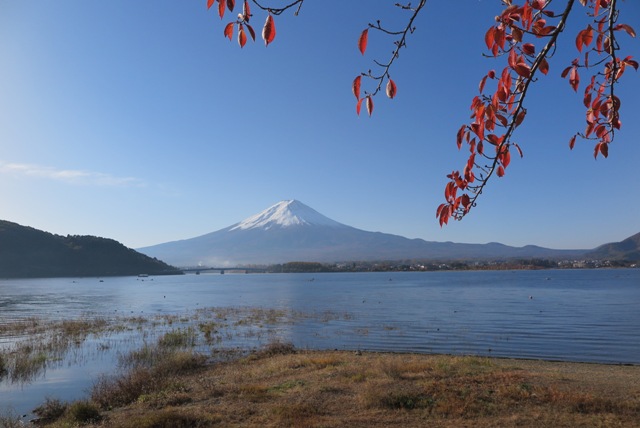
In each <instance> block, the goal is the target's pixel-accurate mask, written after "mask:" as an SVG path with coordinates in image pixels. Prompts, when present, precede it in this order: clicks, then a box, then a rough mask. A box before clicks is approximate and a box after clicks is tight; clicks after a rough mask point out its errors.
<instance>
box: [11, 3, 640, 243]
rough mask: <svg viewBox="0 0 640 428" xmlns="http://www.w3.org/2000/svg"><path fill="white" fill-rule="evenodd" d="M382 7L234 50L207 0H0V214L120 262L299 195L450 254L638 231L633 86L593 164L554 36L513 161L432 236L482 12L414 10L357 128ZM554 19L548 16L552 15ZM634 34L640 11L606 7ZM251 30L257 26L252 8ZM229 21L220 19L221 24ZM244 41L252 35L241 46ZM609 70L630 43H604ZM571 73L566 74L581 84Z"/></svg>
mask: <svg viewBox="0 0 640 428" xmlns="http://www.w3.org/2000/svg"><path fill="white" fill-rule="evenodd" d="M393 3H395V1H389V2H386V1H376V2H370V1H364V0H363V1H355V0H354V1H349V2H344V1H337V0H336V1H328V2H327V1H322V2H319V1H313V0H307V2H306V3H305V4H304V5H303V7H302V10H301V13H300V15H299V16H297V17H294V16H292V14H288V15H283V16H280V17H277V18H276V28H277V36H276V39H275V41H274V42H273V43H272V44H271V45H269V47H266V48H265V46H264V43H262V41H261V40H258V41H256V43H253V42H249V43H248V44H247V45H246V46H245V47H244V49H240V48H239V46H238V44H237V43H236V41H235V38H234V40H233V41H229V40H228V39H225V38H224V37H223V35H222V31H223V28H224V25H225V24H226V23H227V22H228V21H229V20H230V19H231V16H227V17H225V19H224V20H223V21H221V20H220V19H219V18H218V16H217V14H216V13H215V12H214V11H213V10H211V11H207V9H206V1H205V0H201V1H196V0H193V1H188V2H178V1H174V0H156V1H153V2H152V1H135V2H132V1H130V0H110V1H107V2H88V1H81V0H57V1H55V2H41V1H33V0H0V62H1V64H2V67H1V70H2V79H0V147H1V150H0V199H1V200H2V203H1V204H0V218H1V219H4V220H9V221H14V222H17V223H20V224H23V225H28V226H32V227H36V228H38V229H43V230H46V231H49V232H52V233H57V234H62V235H66V234H90V235H97V236H104V237H109V238H113V239H116V240H118V241H120V242H122V243H124V244H125V245H128V246H131V247H142V246H146V245H153V244H158V243H162V242H167V241H172V240H177V239H184V238H190V237H194V236H198V235H201V234H204V233H208V232H212V231H215V230H218V229H221V228H223V227H226V226H229V225H231V224H233V223H236V222H238V221H241V220H243V219H245V218H246V217H249V216H251V215H253V214H256V213H257V212H259V211H261V210H263V209H265V208H267V207H269V206H271V205H272V204H275V203H277V202H278V201H280V200H283V199H298V200H300V201H302V202H303V203H305V204H307V205H309V206H311V207H312V208H315V209H316V210H318V211H320V212H321V213H323V214H325V215H326V216H328V217H331V218H332V219H334V220H336V221H339V222H341V223H345V224H348V225H351V226H354V227H358V228H360V229H365V230H370V231H382V232H388V233H394V234H399V235H403V236H406V237H409V238H423V239H426V240H432V241H454V242H472V243H485V242H492V241H494V242H495V241H497V242H502V243H505V244H509V245H516V246H520V245H526V244H536V245H541V246H546V247H551V248H593V247H595V246H597V245H600V244H602V243H605V242H611V241H619V240H622V239H624V238H626V237H628V236H630V235H632V234H635V233H637V232H639V231H640V220H639V219H640V216H639V215H638V214H639V213H640V198H639V197H638V185H639V180H638V178H637V177H638V176H637V174H638V172H637V171H638V161H639V160H640V145H639V144H638V136H639V135H640V120H638V119H639V118H640V97H639V96H638V95H640V75H639V74H638V73H636V72H635V71H633V70H629V71H628V72H627V74H626V75H625V78H624V79H623V81H622V82H621V85H620V86H619V93H620V94H623V97H622V111H621V114H622V122H623V128H622V131H621V132H619V133H618V135H617V139H616V141H615V143H614V144H613V145H612V147H611V148H610V154H609V158H608V159H606V160H605V159H603V158H602V157H599V158H598V160H594V159H593V155H592V154H593V144H592V143H591V142H584V141H579V142H578V143H577V144H576V148H575V149H574V150H573V151H570V150H569V148H568V140H569V138H570V137H571V136H572V135H573V134H574V133H575V132H576V131H579V130H582V129H584V111H583V107H582V99H581V96H580V95H579V94H580V93H581V91H582V88H583V87H584V86H581V89H580V90H579V93H578V94H576V93H574V92H573V91H572V90H571V88H570V87H569V84H568V82H567V81H566V80H563V79H561V78H560V72H561V71H562V69H564V67H565V66H567V65H568V64H569V63H570V61H571V59H573V58H574V57H576V56H577V52H576V50H575V46H574V44H573V40H574V37H575V36H574V35H575V32H573V33H572V32H571V29H572V28H578V27H577V26H578V24H580V26H583V25H586V21H584V19H583V17H582V16H581V15H582V12H581V11H576V12H580V15H578V14H575V16H574V17H572V21H570V22H569V27H570V28H569V31H568V32H567V33H566V34H565V36H564V38H563V39H562V40H563V41H562V44H561V46H559V48H558V52H557V54H556V57H555V58H554V59H553V61H552V62H551V72H550V73H549V75H548V76H546V77H543V78H541V79H540V81H539V82H537V83H536V84H535V86H534V88H533V89H535V91H533V92H532V93H531V94H530V95H531V96H530V98H529V99H528V102H527V104H526V107H527V109H528V116H527V120H526V121H525V123H524V124H523V126H522V127H521V128H519V130H518V134H517V136H516V138H515V141H517V142H518V143H519V144H520V145H521V146H522V148H523V150H524V154H525V156H524V158H523V159H520V158H519V157H514V158H513V160H512V163H511V165H510V166H509V168H508V170H507V174H506V176H505V177H504V178H502V179H497V178H496V179H495V180H494V181H493V182H492V183H490V184H489V186H488V187H487V189H486V190H485V193H484V194H483V195H482V197H481V198H480V199H479V205H478V206H477V207H476V208H475V209H474V210H473V211H472V212H471V214H470V215H469V216H467V218H465V219H464V220H463V221H462V222H452V223H450V224H449V226H446V227H444V228H440V226H439V225H438V222H437V220H436V218H435V209H436V207H437V206H438V204H440V203H441V202H442V201H443V189H444V185H445V184H446V178H445V176H446V174H447V173H449V172H451V171H452V170H454V169H461V168H462V166H463V165H464V162H465V161H466V155H465V152H464V151H463V152H458V150H457V149H456V146H455V135H456V132H457V130H458V128H459V127H460V125H462V124H463V123H465V122H466V121H467V120H468V117H469V110H468V107H469V105H470V102H471V99H472V98H473V96H474V95H475V94H476V93H477V85H478V82H479V80H480V78H481V77H482V76H483V75H484V74H485V73H486V72H487V71H488V70H490V69H492V68H493V69H497V70H501V69H502V67H504V63H503V62H502V61H501V60H498V61H496V60H493V59H489V58H485V57H483V56H482V53H483V52H486V47H485V45H484V33H485V31H486V29H487V28H488V27H489V26H490V25H491V23H492V22H493V17H494V16H495V15H496V14H497V13H498V12H499V10H500V7H499V6H500V2H499V1H498V0H431V1H429V2H428V3H427V6H426V9H425V10H424V11H423V13H422V14H421V16H420V17H419V18H418V21H417V22H416V26H417V30H416V32H415V33H414V35H413V36H411V38H410V39H409V42H408V45H409V47H408V49H406V50H404V51H403V52H402V54H401V56H400V59H399V62H398V63H397V65H396V66H395V68H394V69H393V70H392V77H393V79H394V80H395V81H396V83H397V85H398V95H397V97H396V98H395V99H394V100H388V99H386V98H383V97H377V98H376V99H375V111H374V115H373V117H371V118H369V117H368V116H367V115H366V114H363V115H362V116H360V117H358V116H356V114H355V98H354V97H353V95H352V93H351V89H350V87H351V82H352V80H353V79H354V77H355V76H356V75H358V74H359V73H360V72H361V71H366V70H367V69H369V68H371V67H372V60H373V59H379V60H386V59H387V57H388V55H389V53H390V52H391V50H392V48H393V46H392V45H391V40H390V39H388V38H385V37H383V36H382V35H381V34H376V33H371V34H370V39H369V49H368V51H367V53H366V55H365V56H364V57H363V56H362V55H360V53H359V52H358V50H357V47H356V42H357V39H358V36H359V34H360V32H361V31H362V30H363V29H364V28H365V27H366V25H367V23H368V22H372V21H375V20H376V19H381V20H382V23H383V24H387V25H389V26H390V27H394V24H395V27H397V26H398V25H400V23H401V22H402V21H401V18H402V16H403V14H402V13H401V11H399V10H397V8H394V7H393V6H392V4H393ZM558 7H560V6H558ZM621 9H622V11H623V16H622V18H621V22H626V23H628V24H631V25H632V26H634V27H635V28H636V30H640V4H639V3H638V2H637V1H635V0H627V1H626V2H622V3H621ZM254 15H255V16H254V19H253V21H252V23H253V24H254V27H255V28H256V30H257V31H258V33H260V29H261V27H262V23H263V22H264V18H265V15H264V14H263V13H261V12H260V11H258V10H257V8H254ZM232 16H235V14H234V15H232ZM258 37H259V35H258ZM620 41H621V43H622V47H623V53H624V54H625V55H633V56H634V57H635V58H636V59H638V58H640V43H639V41H638V39H637V38H636V39H632V38H630V37H628V36H627V35H626V34H621V35H620ZM584 81H586V75H584V74H583V82H584Z"/></svg>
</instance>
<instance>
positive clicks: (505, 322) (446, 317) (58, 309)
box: [0, 269, 640, 413]
mask: <svg viewBox="0 0 640 428" xmlns="http://www.w3.org/2000/svg"><path fill="white" fill-rule="evenodd" d="M638 303H640V270H639V269H624V270H557V271H507V272H504V271H497V272H429V273H349V274H249V275H241V274H226V275H219V274H206V275H204V274H203V275H185V276H171V277H149V278H136V277H119V278H103V279H102V280H100V279H97V278H81V279H69V278H62V279H37V280H2V281H0V325H2V324H6V323H10V322H12V321H15V320H21V319H26V318H30V317H37V318H39V319H42V320H45V321H46V320H63V319H77V318H81V317H85V318H87V317H101V318H106V319H109V320H117V319H124V318H123V317H128V318H130V317H138V316H141V317H145V318H149V319H150V320H154V319H155V321H153V322H151V323H148V324H142V325H141V324H136V322H135V321H128V322H129V325H128V328H127V329H125V330H122V331H118V332H109V333H108V334H102V335H97V336H94V335H89V336H88V337H87V338H86V340H84V341H82V342H81V343H79V344H78V345H77V346H74V347H72V349H71V350H70V351H68V352H67V353H66V354H65V356H64V357H63V358H61V359H59V360H57V361H53V362H49V363H47V365H46V367H45V369H44V370H43V371H42V372H40V373H38V376H37V378H36V379H34V380H33V381H31V382H29V383H25V384H16V383H11V382H9V380H8V379H4V380H2V381H1V382H0V411H2V409H3V407H8V406H11V407H13V408H14V409H15V410H16V411H17V412H19V413H28V412H29V410H31V409H32V408H33V407H34V406H35V405H37V404H38V403H40V402H42V401H43V400H44V397H46V396H50V397H58V398H61V399H63V400H71V399H76V398H79V397H82V396H85V395H86V394H87V391H88V389H89V388H90V386H91V385H92V383H93V382H94V381H95V379H96V378H97V377H98V376H99V375H100V374H101V373H109V372H113V371H114V368H115V367H116V365H117V361H118V355H120V354H123V353H126V352H128V351H130V350H132V349H134V348H137V347H140V346H141V345H142V344H143V342H144V341H147V342H152V341H153V340H155V339H157V337H158V336H159V335H160V334H162V333H163V332H165V331H168V330H170V329H173V328H177V327H180V326H185V325H188V324H189V323H191V324H193V323H194V322H195V323H196V324H197V323H198V322H202V321H203V320H207V319H209V320H210V319H213V318H212V317H215V316H216V314H215V313H214V312H215V311H206V310H205V308H218V309H216V310H220V309H221V308H235V309H236V311H235V312H233V311H232V312H228V313H225V315H224V316H225V317H227V318H228V319H227V321H226V322H225V325H224V326H220V331H219V332H218V333H217V336H216V338H217V340H216V341H214V342H210V343H206V342H205V341H203V340H201V341H200V342H199V345H198V346H199V348H198V349H200V350H202V351H203V352H210V351H211V350H215V349H220V348H224V347H243V348H252V347H256V346H260V345H263V344H265V343H267V342H269V341H272V340H276V339H277V340H282V341H290V342H292V343H293V344H294V345H295V346H296V347H300V348H313V349H366V350H374V351H396V352H428V353H450V354H478V355H489V356H503V357H516V358H542V359H552V360H565V361H585V362H601V363H632V364H640V333H639V331H640V330H639V328H638V327H640V311H638ZM250 308H261V309H262V310H263V311H262V312H261V313H253V314H252V312H251V309H250ZM266 309H277V310H279V312H277V314H276V315H277V317H276V318H277V319H273V317H269V316H268V314H266V313H264V310H266ZM173 315H178V316H177V317H171V316H173ZM272 315H273V314H272ZM169 319H170V321H168V320H169ZM194 319H197V320H196V321H194ZM15 340H16V338H15V337H9V336H6V335H5V336H4V337H0V349H3V348H4V349H7V348H9V347H11V346H12V343H14V341H15Z"/></svg>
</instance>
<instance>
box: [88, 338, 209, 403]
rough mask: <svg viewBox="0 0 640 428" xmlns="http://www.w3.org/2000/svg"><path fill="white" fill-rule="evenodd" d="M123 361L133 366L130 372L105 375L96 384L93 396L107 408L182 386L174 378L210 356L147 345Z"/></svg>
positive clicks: (189, 370)
mask: <svg viewBox="0 0 640 428" xmlns="http://www.w3.org/2000/svg"><path fill="white" fill-rule="evenodd" d="M122 361H124V362H125V363H126V364H127V365H129V366H130V367H131V368H130V369H129V370H128V371H127V372H126V373H124V374H122V375H121V376H117V377H104V376H103V377H101V378H99V379H98V381H97V382H96V383H95V384H94V386H93V388H92V391H91V399H92V400H93V401H94V402H96V403H97V404H98V405H99V406H100V407H101V408H103V409H110V408H113V407H118V406H123V405H126V404H129V403H133V402H136V401H139V400H140V398H141V397H143V396H146V397H147V399H148V397H157V396H158V394H165V393H167V391H175V390H176V389H181V388H176V387H175V385H176V383H175V380H174V379H175V378H176V377H177V376H180V375H185V374H189V373H193V372H195V371H197V370H199V369H201V368H202V367H204V366H205V364H206V357H205V356H203V355H200V354H197V353H195V352H187V351H180V350H173V351H167V350H166V349H161V348H159V347H157V346H156V347H149V346H145V347H144V348H143V349H142V350H139V351H134V352H132V353H131V354H130V355H129V356H125V357H123V359H122ZM122 361H121V363H122ZM143 401H144V399H143Z"/></svg>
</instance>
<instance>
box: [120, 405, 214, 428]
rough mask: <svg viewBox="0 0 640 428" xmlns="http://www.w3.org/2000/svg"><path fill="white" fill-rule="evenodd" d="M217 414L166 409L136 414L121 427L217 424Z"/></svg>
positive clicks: (186, 427)
mask: <svg viewBox="0 0 640 428" xmlns="http://www.w3.org/2000/svg"><path fill="white" fill-rule="evenodd" d="M217 422H219V420H218V418H216V417H215V416H211V415H208V414H206V413H204V412H193V411H179V410H175V409H164V410H161V411H154V412H150V413H146V414H143V415H134V416H133V417H131V418H128V420H126V421H122V423H121V424H120V425H119V426H120V427H121V428H200V427H210V426H213V425H217Z"/></svg>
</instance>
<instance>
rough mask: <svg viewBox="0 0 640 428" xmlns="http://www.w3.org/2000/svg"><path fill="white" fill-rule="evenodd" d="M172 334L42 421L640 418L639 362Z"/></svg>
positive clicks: (401, 423) (401, 422) (326, 423)
mask: <svg viewBox="0 0 640 428" xmlns="http://www.w3.org/2000/svg"><path fill="white" fill-rule="evenodd" d="M185 334H188V333H186V332H185ZM172 339H173V340H172V341H169V340H168V338H165V340H164V341H159V342H158V344H157V345H156V346H155V347H151V348H147V349H144V350H142V351H137V352H135V353H132V354H131V355H129V356H127V358H126V361H127V366H128V369H127V370H126V371H124V372H123V373H121V374H120V375H118V376H116V377H109V378H102V379H101V380H99V381H98V382H96V384H95V385H94V387H93V389H92V391H91V393H90V395H89V396H88V397H87V399H86V400H83V401H79V402H75V403H61V402H59V401H57V400H47V402H46V403H44V404H43V405H42V406H41V407H40V408H39V409H38V412H37V413H38V414H39V415H40V417H41V420H40V423H39V425H41V426H50V427H71V426H84V425H90V426H101V427H124V428H126V427H136V428H145V427H147V428H150V427H210V426H211V427H216V426H220V427H234V426H237V427H253V426H259V427H347V426H348V427H388V426H397V427H424V426H430V427H471V426H473V427H511V426H513V427H516V426H518V427H522V426H525V427H528V426H531V427H578V426H585V427H598V426H602V427H609V426H614V427H615V426H621V427H623V426H624V427H627V426H630V427H633V426H640V366H614V365H599V364H580V363H558V362H544V361H533V360H511V359H493V358H481V357H467V356H442V355H416V354H389V353H367V352H362V353H360V352H357V353H354V352H346V351H340V352H338V351H302V350H296V349H294V348H293V347H292V346H290V345H287V344H279V343H275V344H272V345H269V346H267V347H266V348H264V349H263V350H261V351H257V352H254V353H251V354H249V355H243V356H239V357H237V358H234V359H231V360H229V361H227V362H218V363H215V364H211V363H210V362H208V361H207V359H206V358H205V357H203V356H201V355H198V354H196V353H193V352H191V351H189V350H188V349H185V348H184V347H182V346H178V344H179V343H181V340H178V338H176V337H173V338H172ZM1 425H2V423H1V422H0V426H1ZM7 426H10V425H7Z"/></svg>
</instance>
